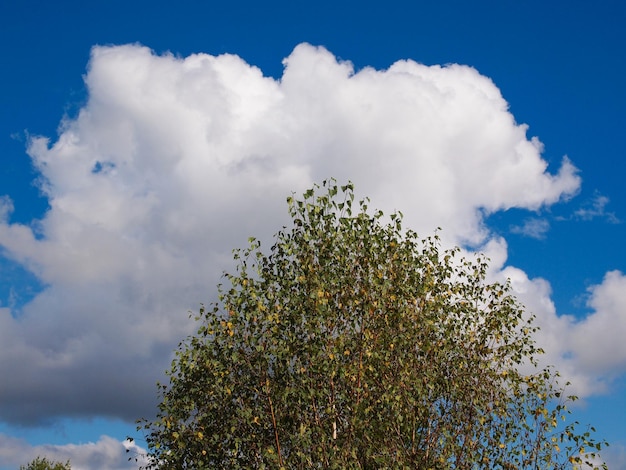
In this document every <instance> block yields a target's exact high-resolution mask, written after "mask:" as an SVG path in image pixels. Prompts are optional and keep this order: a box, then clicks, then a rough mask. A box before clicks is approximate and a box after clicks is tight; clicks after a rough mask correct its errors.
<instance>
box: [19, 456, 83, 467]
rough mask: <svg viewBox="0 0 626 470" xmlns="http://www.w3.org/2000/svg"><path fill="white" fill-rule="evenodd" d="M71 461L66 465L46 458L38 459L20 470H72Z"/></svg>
mask: <svg viewBox="0 0 626 470" xmlns="http://www.w3.org/2000/svg"><path fill="white" fill-rule="evenodd" d="M71 468H72V467H71V466H70V461H69V460H68V461H67V462H65V463H61V462H54V461H52V460H48V459H47V458H46V457H37V458H35V460H33V461H31V462H29V463H28V465H20V470H71Z"/></svg>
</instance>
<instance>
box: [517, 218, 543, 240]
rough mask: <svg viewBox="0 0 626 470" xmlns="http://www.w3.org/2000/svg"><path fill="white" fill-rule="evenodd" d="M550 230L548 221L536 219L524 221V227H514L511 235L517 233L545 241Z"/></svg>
mask: <svg viewBox="0 0 626 470" xmlns="http://www.w3.org/2000/svg"><path fill="white" fill-rule="evenodd" d="M548 230H550V222H548V221H547V220H546V219H538V218H536V217H532V218H528V219H526V220H524V224H523V225H514V226H512V227H511V233H517V234H520V235H524V236H526V237H530V238H535V239H537V240H543V239H544V238H545V237H546V233H547V232H548Z"/></svg>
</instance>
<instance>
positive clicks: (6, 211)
mask: <svg viewBox="0 0 626 470" xmlns="http://www.w3.org/2000/svg"><path fill="white" fill-rule="evenodd" d="M14 209H15V208H14V207H13V201H12V200H11V198H10V197H9V196H0V222H3V223H7V222H8V221H9V217H10V216H11V214H12V213H13V210H14Z"/></svg>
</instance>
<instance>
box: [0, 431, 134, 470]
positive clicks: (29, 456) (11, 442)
mask: <svg viewBox="0 0 626 470" xmlns="http://www.w3.org/2000/svg"><path fill="white" fill-rule="evenodd" d="M127 450H128V452H127ZM144 455H145V450H144V449H142V448H140V447H138V446H137V445H136V444H134V443H133V442H130V441H123V442H120V441H118V440H116V439H114V438H112V437H109V436H101V437H100V439H99V440H98V441H97V442H89V443H86V444H67V445H38V446H31V445H30V444H28V443H27V442H26V441H24V440H21V439H15V438H12V437H10V436H7V435H5V434H0V462H1V463H0V468H2V469H7V470H8V469H9V468H18V467H19V466H20V465H26V464H27V463H28V462H31V461H32V460H34V459H35V458H37V457H42V458H43V457H45V458H47V459H48V460H50V461H53V462H62V463H65V462H67V461H68V460H69V461H70V464H71V467H72V470H127V469H128V470H130V469H137V468H139V465H145V464H146V461H145V459H144V457H143V456H144ZM129 457H132V459H131V460H130V461H129ZM135 457H137V461H135Z"/></svg>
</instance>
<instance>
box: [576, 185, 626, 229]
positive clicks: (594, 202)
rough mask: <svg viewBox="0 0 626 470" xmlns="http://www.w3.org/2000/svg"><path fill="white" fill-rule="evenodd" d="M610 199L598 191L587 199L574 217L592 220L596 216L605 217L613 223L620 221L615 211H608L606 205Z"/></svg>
mask: <svg viewBox="0 0 626 470" xmlns="http://www.w3.org/2000/svg"><path fill="white" fill-rule="evenodd" d="M609 202H610V199H609V198H608V197H606V196H603V195H602V194H600V193H598V192H596V193H595V194H594V196H593V198H592V199H591V200H589V201H586V203H585V204H583V205H582V206H581V207H580V208H579V209H578V210H576V211H575V212H574V218H575V219H579V220H592V219H596V218H602V219H605V220H606V221H607V222H610V223H612V224H618V223H620V220H619V219H618V218H617V216H616V215H615V214H614V213H613V212H608V211H607V210H606V206H607V205H608V204H609Z"/></svg>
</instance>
